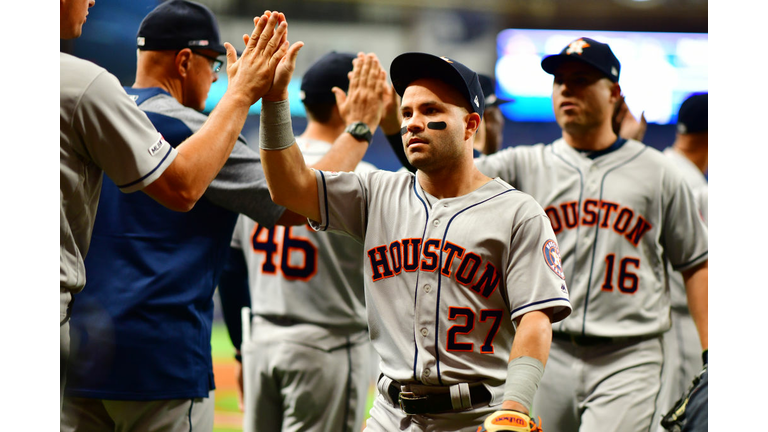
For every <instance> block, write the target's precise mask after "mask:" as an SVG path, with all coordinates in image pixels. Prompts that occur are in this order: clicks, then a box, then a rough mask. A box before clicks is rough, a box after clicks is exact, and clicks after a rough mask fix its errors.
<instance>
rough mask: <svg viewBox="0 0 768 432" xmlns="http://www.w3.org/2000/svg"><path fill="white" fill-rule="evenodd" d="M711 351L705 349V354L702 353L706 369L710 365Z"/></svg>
mask: <svg viewBox="0 0 768 432" xmlns="http://www.w3.org/2000/svg"><path fill="white" fill-rule="evenodd" d="M708 353H709V349H705V350H704V352H703V353H701V361H702V362H704V366H705V367H706V366H707V364H708V363H709V354H708Z"/></svg>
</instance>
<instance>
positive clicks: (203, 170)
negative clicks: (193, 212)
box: [174, 94, 250, 196]
mask: <svg viewBox="0 0 768 432" xmlns="http://www.w3.org/2000/svg"><path fill="white" fill-rule="evenodd" d="M249 108H250V106H249V105H248V103H247V102H246V101H244V100H242V98H238V97H237V96H229V95H227V94H225V95H224V97H222V99H221V100H220V101H219V103H218V105H217V106H216V108H215V109H214V110H213V112H211V115H210V116H209V117H208V120H206V122H205V123H204V124H203V126H202V127H201V128H200V130H199V131H198V132H197V133H195V134H194V135H192V136H191V137H189V138H188V139H187V140H185V141H184V142H183V143H181V144H180V145H179V146H178V147H177V148H176V150H177V151H178V152H179V155H178V156H177V157H176V160H174V164H179V163H181V164H182V165H181V166H179V169H180V170H183V172H184V174H185V175H184V176H180V177H179V179H180V180H181V181H183V182H184V183H185V184H180V185H178V186H180V187H184V186H186V188H193V189H194V190H195V191H197V192H199V194H200V195H201V196H202V194H203V192H205V190H206V189H207V188H208V185H209V184H210V183H211V181H213V179H214V178H215V177H216V175H217V174H218V173H219V170H221V167H222V166H224V163H225V162H226V161H227V158H228V157H229V155H230V153H231V152H232V148H233V147H234V146H235V141H237V137H238V136H239V135H240V132H241V131H242V130H243V126H244V125H245V120H246V118H247V117H248V109H249Z"/></svg>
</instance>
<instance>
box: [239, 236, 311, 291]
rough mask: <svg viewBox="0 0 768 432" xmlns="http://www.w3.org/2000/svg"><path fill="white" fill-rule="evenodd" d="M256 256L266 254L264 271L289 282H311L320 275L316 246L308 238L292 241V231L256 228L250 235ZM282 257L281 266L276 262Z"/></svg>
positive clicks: (296, 238)
mask: <svg viewBox="0 0 768 432" xmlns="http://www.w3.org/2000/svg"><path fill="white" fill-rule="evenodd" d="M251 246H252V247H253V251H254V252H260V253H263V254H264V264H262V266H261V271H262V272H263V273H265V274H276V273H277V269H278V268H279V269H280V272H281V273H282V274H283V277H285V278H286V279H290V280H302V281H308V280H310V279H312V276H314V275H315V274H316V273H317V246H315V245H314V244H312V242H311V241H310V240H309V239H308V238H306V237H293V236H292V228H291V227H288V228H286V227H283V226H275V227H273V228H264V227H263V226H261V225H259V224H256V225H255V226H254V228H253V234H252V235H251ZM278 256H279V257H280V262H279V264H278V263H276V262H275V260H276V259H277V257H278Z"/></svg>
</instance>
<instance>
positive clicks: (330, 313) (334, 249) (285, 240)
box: [219, 52, 398, 432]
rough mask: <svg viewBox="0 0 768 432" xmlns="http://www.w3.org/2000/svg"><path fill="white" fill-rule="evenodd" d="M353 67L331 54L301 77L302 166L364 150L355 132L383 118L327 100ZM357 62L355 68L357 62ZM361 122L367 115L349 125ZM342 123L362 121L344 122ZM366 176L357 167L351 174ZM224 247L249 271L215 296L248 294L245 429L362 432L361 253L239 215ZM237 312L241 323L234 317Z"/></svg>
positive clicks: (366, 380) (304, 230)
mask: <svg viewBox="0 0 768 432" xmlns="http://www.w3.org/2000/svg"><path fill="white" fill-rule="evenodd" d="M356 58H357V56H356V55H354V54H348V53H337V52H330V53H328V54H326V55H325V56H323V57H321V58H320V59H319V60H318V61H316V62H315V63H314V64H313V65H312V66H311V67H310V68H309V69H308V70H307V72H306V73H305V74H304V76H303V77H302V82H301V98H302V102H303V103H304V106H305V108H306V111H307V118H308V124H307V128H306V129H305V131H304V133H303V134H302V135H301V136H299V137H297V139H296V141H297V143H298V145H299V147H300V148H301V150H302V153H303V155H304V160H305V161H306V163H307V164H309V165H312V164H314V163H316V162H317V161H318V160H319V159H320V158H321V157H323V156H324V155H325V154H326V153H327V152H328V151H329V150H330V149H331V147H332V143H333V141H335V140H336V139H337V138H338V137H339V136H340V135H342V134H345V133H346V134H349V135H351V136H352V137H354V138H355V139H362V140H364V141H367V142H369V143H370V140H371V138H372V133H373V131H374V129H369V130H367V131H362V132H361V131H360V130H359V129H360V128H362V129H367V128H368V126H367V125H368V124H371V125H376V123H377V122H378V121H379V120H378V117H379V116H381V112H382V110H381V109H369V110H367V112H365V113H354V112H352V108H353V107H352V106H351V105H350V104H348V103H347V104H343V103H342V104H337V102H336V95H335V94H334V92H333V88H338V89H340V90H343V91H347V90H348V87H349V78H348V74H349V73H350V72H352V71H353V60H355V59H356ZM356 62H357V63H358V64H360V65H361V66H362V57H361V59H360V60H356ZM371 66H376V67H370V69H369V70H370V73H371V74H376V73H377V71H380V72H381V73H379V77H378V78H377V79H378V80H380V81H381V83H380V86H381V87H382V88H384V89H387V90H389V91H390V92H391V91H392V90H391V88H390V87H388V86H386V81H385V79H386V75H384V74H383V72H384V71H383V69H381V67H380V66H378V63H376V64H375V65H371ZM358 69H359V68H358ZM355 72H356V73H357V72H359V71H355ZM371 78H373V77H371ZM384 97H385V98H386V97H387V95H386V94H385V95H384ZM343 98H344V96H343V93H342V94H340V100H342V99H343ZM383 102H384V101H383V100H382V104H383ZM397 108H398V107H395V109H397ZM360 114H364V115H365V116H364V117H357V116H359V115H360ZM350 116H352V117H354V118H357V119H360V120H362V122H361V123H358V122H357V121H346V120H345V119H346V118H350ZM373 169H375V167H374V166H373V165H371V164H369V163H366V162H360V163H359V164H358V166H357V168H356V169H355V171H356V172H362V171H372V170H373ZM232 248H233V249H232V251H231V253H230V260H232V261H240V262H242V264H240V265H241V266H245V267H247V272H246V273H245V274H242V273H240V274H242V276H241V278H246V279H247V280H246V281H245V283H244V284H243V282H242V281H238V280H236V279H235V274H238V272H230V273H232V274H225V275H224V276H223V277H222V280H221V282H220V283H219V289H220V290H221V292H227V291H231V288H232V287H236V286H243V285H245V286H246V287H247V286H249V285H250V299H252V302H251V304H250V307H251V311H252V313H253V315H254V316H253V320H252V329H253V330H252V332H251V337H250V339H246V340H244V341H243V342H242V347H241V348H240V351H241V356H242V361H243V365H244V366H246V368H245V369H244V370H243V381H244V383H243V384H244V387H245V394H246V398H245V404H244V411H245V416H244V426H243V430H245V431H280V430H284V431H288V430H298V429H300V430H303V431H328V432H344V431H348V432H358V431H360V430H361V427H362V425H363V421H364V419H365V408H366V402H367V398H368V388H369V386H370V382H371V372H370V369H371V366H372V360H371V358H370V357H371V355H370V354H371V348H370V342H369V338H368V324H367V322H366V317H365V298H364V292H363V248H362V245H361V244H360V243H358V242H356V241H355V240H354V239H352V238H351V237H349V236H345V235H339V234H329V233H324V232H320V233H318V232H315V231H314V230H311V229H310V228H309V227H308V226H306V225H302V226H294V227H282V226H276V227H269V226H264V225H262V224H259V223H256V222H255V221H254V220H253V219H251V218H249V217H247V216H245V215H241V216H240V217H239V219H238V221H237V225H236V227H235V231H234V235H233V237H232ZM232 267H233V268H236V264H233V265H232ZM249 282H250V283H249ZM229 285H232V286H229ZM225 298H227V296H224V297H222V303H223V307H225V311H226V310H227V309H229V307H227V305H225V304H224V303H225ZM235 313H236V314H237V315H238V316H239V311H237V310H236V311H235ZM235 324H237V325H239V323H235ZM232 330H233V329H232V328H230V334H232ZM233 343H235V344H236V345H235V346H238V347H239V346H240V344H239V343H238V342H237V341H233Z"/></svg>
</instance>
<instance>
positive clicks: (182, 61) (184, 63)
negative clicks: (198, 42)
mask: <svg viewBox="0 0 768 432" xmlns="http://www.w3.org/2000/svg"><path fill="white" fill-rule="evenodd" d="M191 62H192V50H191V49H189V48H184V49H183V50H181V51H179V52H177V53H176V58H175V59H174V65H175V66H176V72H177V73H178V74H179V75H180V76H181V77H186V76H187V74H188V73H189V69H190V68H191V66H192V65H191Z"/></svg>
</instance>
